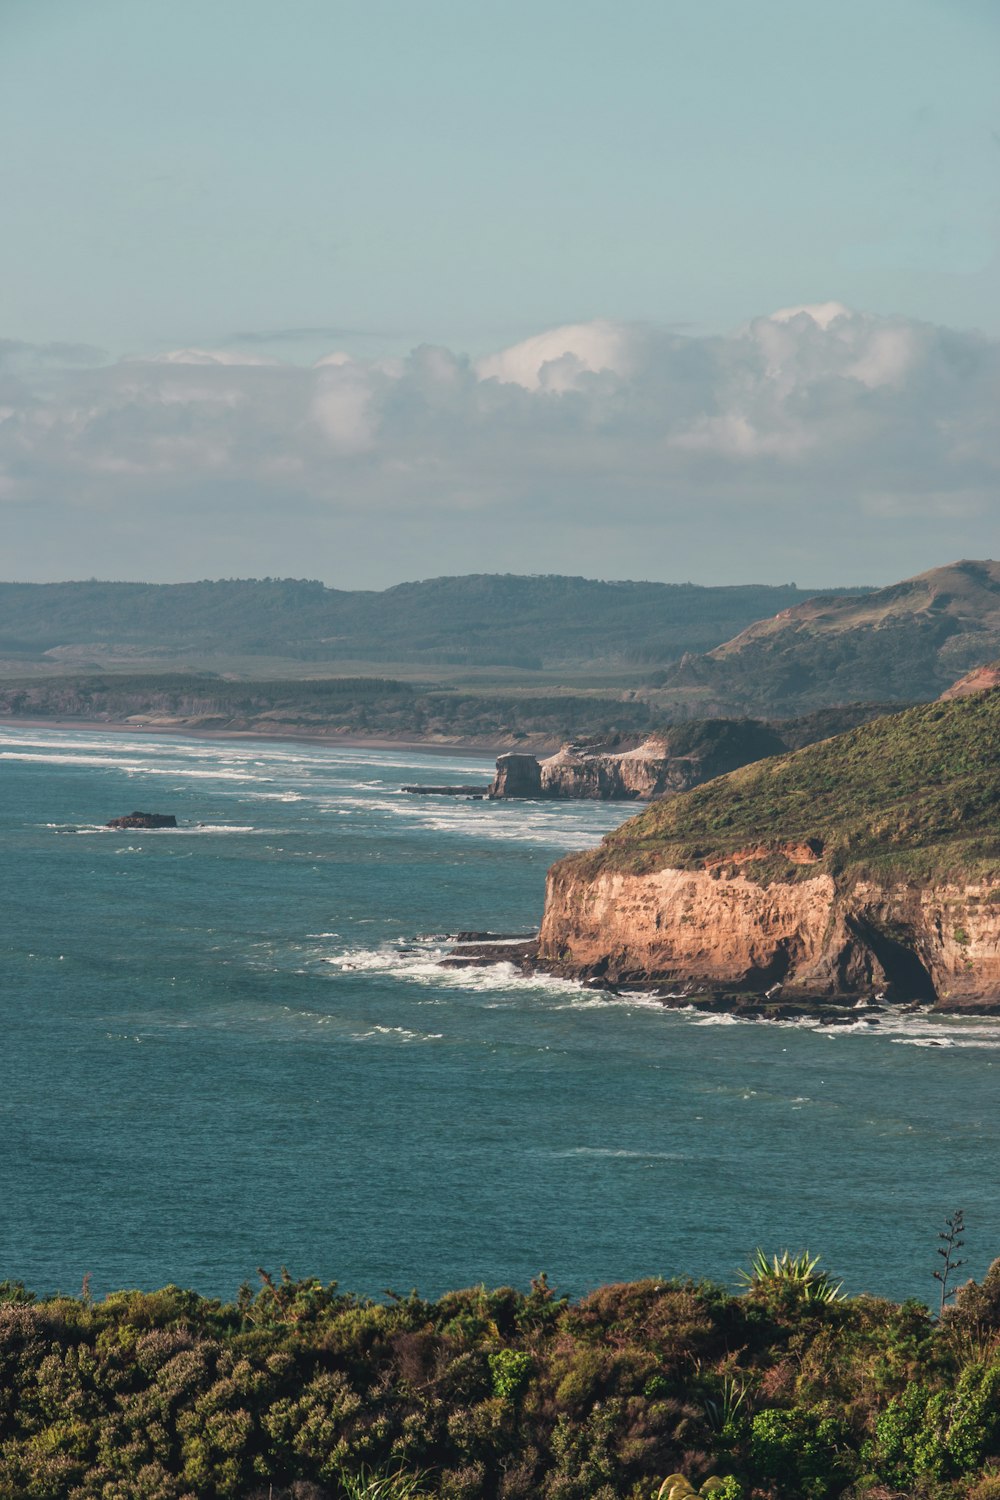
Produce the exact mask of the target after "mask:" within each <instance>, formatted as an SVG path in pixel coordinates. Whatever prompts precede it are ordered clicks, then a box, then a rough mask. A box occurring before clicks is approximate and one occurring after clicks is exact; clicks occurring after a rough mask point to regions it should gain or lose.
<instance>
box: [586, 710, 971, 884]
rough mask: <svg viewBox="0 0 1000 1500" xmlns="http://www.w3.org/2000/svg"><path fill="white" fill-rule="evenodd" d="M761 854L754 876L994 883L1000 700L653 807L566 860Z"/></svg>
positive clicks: (604, 863) (677, 864)
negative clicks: (890, 876) (812, 848)
mask: <svg viewBox="0 0 1000 1500" xmlns="http://www.w3.org/2000/svg"><path fill="white" fill-rule="evenodd" d="M806 840H818V841H820V843H821V845H822V857H821V859H820V860H819V861H818V862H815V863H805V864H796V863H793V862H792V861H791V860H789V859H787V858H786V857H784V856H783V855H782V854H781V853H780V847H779V846H780V845H782V844H786V843H788V844H792V843H795V844H798V843H803V842H805V841H806ZM760 846H765V847H766V848H768V849H772V850H773V851H774V852H773V853H772V854H771V855H770V856H769V857H768V858H764V859H755V860H754V861H753V862H752V863H751V864H750V865H749V866H748V873H750V872H751V871H752V874H753V877H754V878H755V879H764V880H767V879H774V878H781V879H785V880H787V879H806V878H808V877H809V876H812V875H815V874H817V873H819V872H821V871H824V870H825V871H832V872H833V873H842V872H844V871H846V870H848V869H852V870H856V871H857V873H859V874H860V873H862V872H865V871H869V872H871V873H880V872H883V871H884V872H886V873H888V872H889V870H892V871H893V872H894V873H896V874H898V875H901V876H904V877H905V876H912V877H913V878H915V879H920V878H926V877H927V876H928V875H931V874H934V875H935V876H937V877H939V878H940V877H941V876H943V875H945V874H948V873H955V874H980V875H985V874H989V873H995V874H998V875H1000V690H998V691H994V692H987V693H980V694H977V695H975V696H973V697H969V698H964V699H959V700H956V701H953V702H949V703H928V704H921V705H920V706H918V707H917V708H911V709H909V710H907V711H906V712H905V713H900V714H892V715H890V716H888V717H886V718H882V719H875V720H874V721H873V722H871V723H869V724H865V725H862V726H861V727H860V728H857V729H854V730H851V731H850V732H849V733H847V734H841V735H837V736H836V737H835V738H834V739H829V740H823V741H821V742H820V743H819V744H815V745H809V746H807V747H806V748H805V749H803V750H798V751H796V752H795V753H794V754H791V755H782V756H775V757H774V758H773V759H770V760H766V761H761V762H758V763H756V764H754V765H751V766H746V767H744V768H743V769H742V770H739V771H733V772H731V773H730V774H729V775H728V776H720V777H719V778H718V779H717V780H715V781H710V782H707V783H706V784H705V785H704V786H700V787H696V788H695V789H694V790H693V791H690V792H684V793H681V794H680V795H678V796H676V797H667V798H664V800H663V801H661V802H655V803H654V804H653V805H652V806H651V807H650V808H649V809H648V810H647V811H646V812H644V813H641V814H640V815H639V816H638V817H637V818H632V819H630V820H629V822H627V823H625V824H624V825H623V826H622V827H621V828H619V829H617V830H616V831H615V832H614V833H611V834H609V835H608V836H607V837H606V838H605V840H604V842H603V843H602V844H601V845H600V847H599V848H597V849H594V850H591V851H590V852H588V853H587V854H583V855H577V856H574V857H572V858H571V859H570V860H568V861H566V862H564V863H565V867H566V868H567V869H571V870H572V872H573V874H575V875H577V876H583V877H585V878H586V877H588V876H591V875H596V874H598V873H599V872H601V871H604V870H617V871H622V872H631V873H647V872H649V871H652V870H657V869H666V868H680V869H696V868H699V867H701V866H702V865H703V864H704V863H705V862H706V861H708V860H713V859H719V858H720V857H721V858H725V857H726V856H728V855H734V854H736V853H737V852H738V851H740V850H745V849H750V848H758V847H760Z"/></svg>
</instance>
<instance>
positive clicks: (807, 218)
mask: <svg viewBox="0 0 1000 1500" xmlns="http://www.w3.org/2000/svg"><path fill="white" fill-rule="evenodd" d="M998 76H1000V6H998V5H997V4H996V3H995V0H864V3H859V0H838V3H836V4H833V3H828V0H755V3H753V4H748V3H746V0H697V3H694V0H690V3H680V0H656V3H651V0H615V3H603V0H602V3H597V0H531V3H524V0H504V3H502V4H501V3H498V0H419V3H418V0H282V3H281V4H280V5H279V4H278V3H277V0H212V3H211V4H209V5H206V4H204V0H42V3H39V0H0V129H2V131H3V139H4V141H5V143H6V149H5V150H4V151H3V152H2V153H0V203H2V204H3V219H2V232H0V524H2V527H3V535H2V537H0V575H2V576H5V577H7V578H22V579H39V580H41V579H50V578H60V577H89V576H96V577H131V578H149V579H151V580H154V581H170V580H174V579H183V578H194V577H207V576H229V577H232V576H247V575H250V576H262V575H287V576H295V577H319V578H322V579H324V581H326V582H327V583H330V584H335V585H337V586H340V587H384V586H385V585H387V584H391V583H394V582H398V581H401V580H402V579H406V578H415V577H430V576H436V575H439V574H443V573H461V572H473V571H475V572H493V571H496V572H505V571H511V572H524V573H528V572H531V573H534V572H561V573H574V574H579V573H583V574H588V575H591V576H601V577H640V578H659V579H664V580H666V581H684V580H686V579H692V580H694V581H696V582H702V583H732V582H740V581H750V580H757V581H761V582H783V581H789V580H791V579H794V580H795V581H796V582H798V583H799V584H800V585H803V586H809V585H816V586H820V585H830V584H850V583H854V582H857V583H861V582H874V583H878V582H889V581H891V580H893V579H896V578H899V577H902V576H906V575H907V574H910V573H913V572H917V571H920V570H922V569H923V568H927V567H931V566H934V565H936V564H938V563H942V562H945V561H948V560H951V559H952V558H954V557H957V556H962V555H964V556H989V555H996V554H997V523H998V520H1000V488H998V483H997V481H998V476H1000V439H998V428H1000V423H998V421H997V417H998V405H1000V401H998V398H1000V253H998V246H1000V97H998V91H997V87H996V79H997V77H998ZM800 309H804V310H800Z"/></svg>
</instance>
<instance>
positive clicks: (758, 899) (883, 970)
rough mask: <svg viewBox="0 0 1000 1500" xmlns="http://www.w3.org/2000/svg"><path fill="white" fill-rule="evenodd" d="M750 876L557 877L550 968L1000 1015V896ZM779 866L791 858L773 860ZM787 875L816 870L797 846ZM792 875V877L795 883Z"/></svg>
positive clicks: (570, 871) (562, 868) (549, 915)
mask: <svg viewBox="0 0 1000 1500" xmlns="http://www.w3.org/2000/svg"><path fill="white" fill-rule="evenodd" d="M761 852H762V851H750V857H749V858H748V859H747V861H746V862H745V863H744V864H743V865H742V866H741V865H739V864H734V863H733V862H732V861H731V860H730V861H729V862H728V864H727V865H726V866H725V867H721V866H717V867H715V868H706V869H699V870H676V869H665V870H658V871H655V872H653V873H650V874H642V875H639V874H622V873H617V872H613V871H607V870H605V871H602V872H600V873H599V874H597V875H596V876H593V877H591V878H583V877H580V876H578V875H577V874H576V873H575V871H574V868H573V861H572V860H568V861H562V862H561V863H560V864H557V865H555V866H554V867H553V869H552V870H551V871H550V872H549V881H548V889H547V895H546V904H545V915H544V919H543V922H542V928H541V933H540V936H539V960H540V962H541V963H542V964H543V965H544V966H546V967H549V968H551V969H554V970H556V971H558V972H564V973H573V974H578V975H581V976H597V977H600V978H603V979H607V980H609V981H611V982H613V983H625V984H627V983H629V982H633V983H635V982H649V981H660V982H663V983H666V984H669V985H671V986H676V987H678V988H680V987H685V988H689V989H690V990H691V991H692V992H696V991H698V990H726V991H733V992H743V991H748V992H757V993H760V992H763V991H765V990H768V989H770V988H771V987H773V986H777V985H780V986H781V993H782V995H786V996H788V997H794V996H797V995H801V996H804V997H809V998H818V999H831V1000H838V999H839V1000H849V999H850V998H852V997H861V996H875V995H879V994H881V995H884V996H885V998H886V999H888V1000H892V1001H913V1000H917V1001H923V1002H934V1003H935V1004H936V1005H937V1006H938V1008H940V1009H969V1010H976V1009H980V1010H1000V884H997V883H978V884H969V885H958V884H952V885H939V886H935V887H933V888H926V887H920V886H917V885H910V884H904V883H898V884H893V883H887V884H884V885H883V884H879V883H876V882H873V881H867V882H866V881H861V882H854V883H852V884H848V885H846V886H843V887H841V886H838V882H837V880H836V879H835V878H834V876H832V875H831V874H829V873H827V872H825V871H823V872H820V871H817V873H816V874H815V875H811V876H810V875H808V874H806V872H805V871H804V870H802V871H800V873H799V878H797V879H791V878H790V879H788V880H786V881H781V880H776V881H775V880H771V881H769V882H768V883H766V884H764V883H762V882H760V881H757V880H755V879H754V878H753V873H752V870H753V864H754V862H755V858H756V856H757V855H758V854H760V853H761ZM769 852H770V853H771V854H772V855H773V854H775V853H777V852H780V851H775V850H772V851H769ZM783 857H784V858H785V859H786V860H787V861H788V863H789V864H790V865H792V864H795V865H801V864H805V863H809V862H810V861H811V859H815V855H814V854H812V853H811V851H810V850H809V849H808V848H807V847H806V846H795V847H792V846H789V847H788V849H787V851H785V852H784V854H783ZM790 873H791V872H790Z"/></svg>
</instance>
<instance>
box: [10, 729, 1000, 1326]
mask: <svg viewBox="0 0 1000 1500" xmlns="http://www.w3.org/2000/svg"><path fill="white" fill-rule="evenodd" d="M491 770H492V766H491V764H490V763H489V762H488V761H487V760H486V759H483V760H482V761H480V762H478V763H477V762H475V761H473V760H470V759H469V758H467V757H464V756H463V757H458V756H456V757H454V758H449V757H447V756H441V755H433V756H432V755H420V754H414V753H411V752H408V751H405V752H404V751H395V750H393V751H376V750H366V749H346V748H341V747H337V748H333V747H327V746H321V745H316V744H297V743H290V742H281V743H279V742H272V741H242V740H241V741H236V740H227V741H222V740H195V739H184V738H180V737H166V736H164V737H153V736H146V735H141V736H140V735H130V734H127V733H119V732H116V731H112V730H108V731H106V732H84V731H62V730H49V729H29V728H19V727H17V726H13V725H7V726H5V727H3V728H2V729H0V841H2V849H0V856H2V857H0V912H2V933H3V962H2V968H0V985H2V1011H3V1014H2V1030H0V1129H2V1133H3V1149H2V1156H0V1279H2V1278H3V1277H11V1278H20V1279H23V1280H24V1281H26V1282H27V1283H28V1284H29V1286H31V1287H33V1288H34V1289H35V1290H37V1291H39V1292H49V1291H52V1290H55V1289H61V1290H63V1291H66V1292H77V1291H79V1289H80V1287H81V1284H82V1281H83V1278H84V1276H85V1275H90V1276H91V1277H92V1282H91V1285H92V1288H93V1290H94V1292H95V1293H96V1294H98V1295H101V1294H103V1293H105V1292H107V1291H110V1290H112V1289H114V1288H117V1287H121V1286H140V1287H146V1288H151V1287H155V1286H160V1285H163V1284H164V1283H167V1282H174V1283H178V1284H181V1285H184V1286H193V1287H195V1288H196V1289H197V1290H199V1291H201V1292H203V1293H205V1294H208V1295H214V1296H221V1297H226V1298H230V1297H232V1296H234V1295H235V1293H236V1290H237V1288H238V1286H239V1285H240V1283H241V1282H243V1281H245V1280H249V1281H251V1282H252V1283H254V1284H256V1281H257V1277H256V1268H257V1267H258V1266H263V1267H265V1268H266V1269H268V1270H269V1271H271V1272H277V1271H278V1270H280V1268H281V1267H282V1266H287V1267H288V1269H289V1271H290V1272H291V1273H292V1275H293V1276H296V1277H299V1276H307V1275H308V1276H316V1277H319V1278H321V1279H322V1280H324V1281H332V1280H336V1281H338V1282H339V1283H340V1285H341V1287H342V1288H344V1289H346V1290H351V1291H354V1292H357V1293H360V1294H365V1295H371V1296H382V1295H384V1293H385V1292H386V1291H387V1290H392V1291H395V1292H398V1293H406V1292H408V1291H410V1290H411V1289H412V1288H414V1287H416V1288H417V1289H419V1291H420V1292H421V1293H422V1294H424V1295H427V1296H432V1295H436V1294H438V1293H440V1292H442V1291H444V1290H446V1289H448V1288H452V1287H458V1286H467V1285H470V1284H473V1283H478V1282H486V1283H487V1284H491V1285H496V1284H501V1283H508V1284H513V1285H516V1286H519V1287H522V1288H524V1287H526V1286H527V1284H528V1282H529V1279H530V1278H531V1277H532V1276H533V1275H535V1274H537V1273H538V1272H539V1271H542V1270H544V1271H546V1272H547V1273H548V1275H549V1278H550V1280H551V1281H552V1283H553V1284H554V1285H555V1286H557V1287H558V1288H559V1289H560V1290H562V1291H564V1292H567V1293H571V1294H574V1295H576V1294H579V1293H581V1292H583V1291H585V1290H587V1289H589V1288H592V1287H594V1286H596V1285H598V1284H600V1283H603V1282H607V1281H618V1280H625V1279H631V1278H636V1277H642V1276H660V1277H665V1276H690V1277H693V1278H696V1279H700V1278H703V1277H708V1278H712V1279H715V1280H719V1281H722V1282H727V1283H733V1282H734V1281H735V1280H736V1275H737V1270H738V1268H739V1267H740V1266H742V1265H746V1264H747V1262H748V1259H749V1256H750V1254H751V1252H752V1251H753V1250H754V1248H755V1247H756V1246H758V1245H761V1246H763V1247H764V1248H765V1249H766V1250H768V1251H776V1250H781V1249H782V1248H784V1247H786V1246H787V1247H789V1248H790V1249H792V1250H799V1249H804V1248H808V1249H810V1250H811V1251H813V1252H814V1253H818V1254H822V1256H823V1258H824V1264H826V1265H827V1266H829V1268H830V1269H831V1270H832V1271H833V1273H835V1275H836V1276H837V1277H842V1278H843V1280H844V1282H845V1289H847V1290H849V1291H871V1292H877V1293H883V1294H887V1295H890V1296H893V1297H898V1298H902V1297H906V1296H916V1297H919V1298H921V1299H923V1300H925V1301H933V1300H934V1299H935V1297H936V1293H937V1290H938V1289H937V1285H936V1283H935V1282H934V1280H933V1276H932V1273H933V1271H934V1269H935V1267H936V1266H937V1265H938V1264H939V1260H938V1257H937V1255H936V1249H937V1244H938V1239H937V1235H938V1231H939V1230H940V1229H941V1228H942V1227H943V1220H944V1218H945V1215H946V1214H948V1213H950V1212H951V1211H952V1210H954V1209H956V1208H962V1209H963V1210H964V1211H965V1216H966V1223H967V1233H966V1251H965V1254H966V1255H967V1256H968V1261H969V1263H968V1266H967V1267H966V1268H965V1270H964V1271H963V1275H965V1274H975V1275H977V1276H981V1274H982V1273H983V1272H984V1271H985V1270H986V1268H987V1266H988V1265H989V1263H990V1261H991V1259H992V1258H993V1257H994V1256H995V1255H997V1254H1000V1149H998V1145H997V1125H996V1120H997V1086H998V1081H1000V1072H998V1069H1000V1022H994V1021H990V1020H982V1019H976V1020H949V1019H944V1018H939V1017H935V1018H931V1017H929V1016H927V1015H915V1016H903V1017H897V1018H894V1019H891V1020H887V1021H885V1022H883V1024H881V1025H880V1026H878V1027H868V1026H864V1025H862V1024H859V1025H858V1026H856V1027H850V1028H828V1029H824V1028H821V1027H817V1026H814V1025H804V1026H803V1025H791V1024H789V1025H770V1024H763V1023H753V1022H736V1021H733V1020H730V1019H728V1018H726V1019H717V1018H708V1017H704V1016H700V1015H698V1014H696V1013H694V1012H672V1011H664V1010H663V1009H662V1008H661V1007H660V1006H659V1005H657V1004H656V1003H655V1002H652V1001H649V1000H644V999H638V998H634V997H633V998H629V997H623V998H621V999H608V998H606V997H603V996H600V995H596V994H593V993H587V992H585V991H583V990H582V989H581V988H579V987H577V986H575V985H573V984H570V983H566V982H562V981H556V980H550V979H541V978H523V977H520V976H518V975H516V974H515V973H514V972H513V971H511V970H510V969H508V968H499V969H492V970H489V971H449V970H443V969H441V968H439V967H438V966H437V962H436V960H437V958H438V957H439V956H440V955H441V954H442V953H443V952H444V951H445V949H446V947H447V938H448V934H450V933H454V932H456V931H458V930H460V929H486V928H489V929H492V930H493V931H500V932H510V933H514V932H526V931H528V930H530V929H532V928H533V927H534V926H536V925H537V921H538V918H539V915H540V911H541V903H542V894H543V888H544V879H545V871H546V868H547V867H548V865H549V864H550V863H551V862H552V861H553V860H554V859H556V858H558V857H559V856H560V855H561V854H563V853H565V852H567V851H569V850H574V849H582V848H586V847H587V846H589V845H591V844H593V843H594V842H596V841H597V840H598V839H599V838H600V837H601V836H602V834H603V833H605V832H606V831H607V830H609V829H610V828H612V827H614V826H616V825H617V824H618V823H619V822H621V821H622V820H623V819H624V818H625V817H627V816H629V814H630V812H632V811H634V809H630V808H629V807H627V806H623V805H621V804H617V805H609V804H592V803H566V804H544V803H509V804H502V803H501V804H490V803H487V802H471V801H464V800H449V799H443V798H436V797H435V798H415V797H411V796H407V795H406V794H403V793H401V792H400V791H399V787H400V786H401V784H402V783H404V782H421V781H422V782H425V783H429V784H439V783H441V782H443V781H448V780H454V781H461V782H466V781H477V780H482V781H484V782H485V781H486V780H488V778H489V775H490V773H491ZM134 808H141V809H143V810H149V811H155V812H170V813H174V814H176V816H177V818H178V821H179V823H180V824H181V825H182V826H181V827H179V828H178V829H177V830H176V831H160V832H155V833H138V832H120V831H119V832H116V831H111V830H108V829H105V828H103V827H102V826H101V825H102V824H103V823H104V822H105V821H106V820H107V819H108V818H111V817H114V816H116V815H119V814H122V813H128V812H131V811H132V810H133V809H134Z"/></svg>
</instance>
